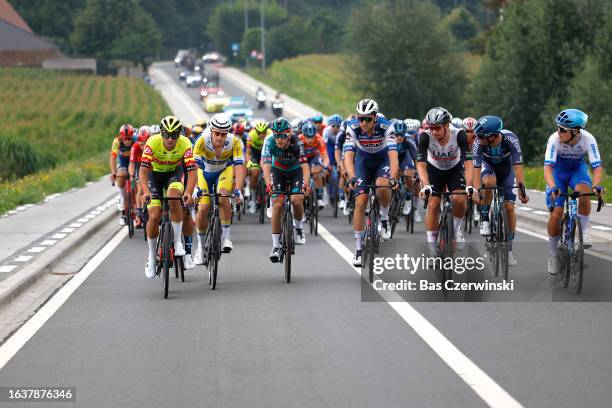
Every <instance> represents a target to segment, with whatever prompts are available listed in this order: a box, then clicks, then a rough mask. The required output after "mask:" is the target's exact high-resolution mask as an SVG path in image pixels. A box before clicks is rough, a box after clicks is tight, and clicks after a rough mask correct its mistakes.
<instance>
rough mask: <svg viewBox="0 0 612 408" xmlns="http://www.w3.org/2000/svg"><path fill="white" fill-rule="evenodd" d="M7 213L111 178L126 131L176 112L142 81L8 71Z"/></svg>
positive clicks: (1, 92)
mask: <svg viewBox="0 0 612 408" xmlns="http://www.w3.org/2000/svg"><path fill="white" fill-rule="evenodd" d="M0 98H1V100H2V101H3V103H1V104H0V117H2V118H3V123H4V126H3V127H2V129H1V130H0V156H1V157H2V164H0V185H1V186H2V192H0V213H1V212H4V211H6V210H8V209H11V208H13V207H14V206H15V205H20V204H26V203H32V202H35V201H37V200H40V199H42V198H44V197H45V196H46V195H48V194H52V193H56V192H60V191H65V190H67V189H69V188H72V187H76V186H79V185H83V184H84V183H85V182H86V181H89V180H93V179H95V178H96V177H99V175H101V174H103V172H107V171H108V164H107V155H105V154H101V153H102V152H108V151H109V150H110V147H111V144H112V141H113V139H114V137H115V136H116V134H117V130H118V129H119V127H120V126H121V125H122V124H123V123H131V124H133V125H134V126H141V125H143V124H152V123H157V122H158V121H159V119H160V118H161V117H162V116H163V115H165V114H168V113H169V112H170V110H169V108H168V106H167V105H166V103H165V101H164V100H163V98H162V97H161V95H160V94H159V93H158V92H157V91H155V90H154V89H153V88H151V87H149V86H148V85H146V84H145V83H144V82H143V81H141V80H138V79H136V78H125V77H102V76H92V75H82V74H76V73H65V72H58V71H52V70H43V69H35V68H0Z"/></svg>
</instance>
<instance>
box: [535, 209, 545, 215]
mask: <svg viewBox="0 0 612 408" xmlns="http://www.w3.org/2000/svg"><path fill="white" fill-rule="evenodd" d="M533 213H534V214H538V215H548V214H549V213H548V212H546V211H542V210H536V211H534V212H533Z"/></svg>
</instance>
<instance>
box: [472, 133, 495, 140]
mask: <svg viewBox="0 0 612 408" xmlns="http://www.w3.org/2000/svg"><path fill="white" fill-rule="evenodd" d="M498 134H499V133H493V134H492V135H485V134H483V133H480V134H479V133H476V136H477V137H478V138H479V139H490V138H492V137H497V135H498Z"/></svg>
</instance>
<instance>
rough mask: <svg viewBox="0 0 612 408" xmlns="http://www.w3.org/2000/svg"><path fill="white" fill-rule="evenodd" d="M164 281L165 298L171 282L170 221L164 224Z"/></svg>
mask: <svg viewBox="0 0 612 408" xmlns="http://www.w3.org/2000/svg"><path fill="white" fill-rule="evenodd" d="M161 233H162V275H163V276H162V281H163V287H164V299H167V298H168V287H169V284H170V263H171V260H170V257H171V256H172V253H171V252H172V231H171V230H170V223H169V222H164V223H163V224H162V232H161Z"/></svg>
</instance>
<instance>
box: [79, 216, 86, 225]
mask: <svg viewBox="0 0 612 408" xmlns="http://www.w3.org/2000/svg"><path fill="white" fill-rule="evenodd" d="M77 221H78V222H81V223H83V224H84V223H86V222H88V221H89V218H87V217H83V218H79V219H78V220H77Z"/></svg>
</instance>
